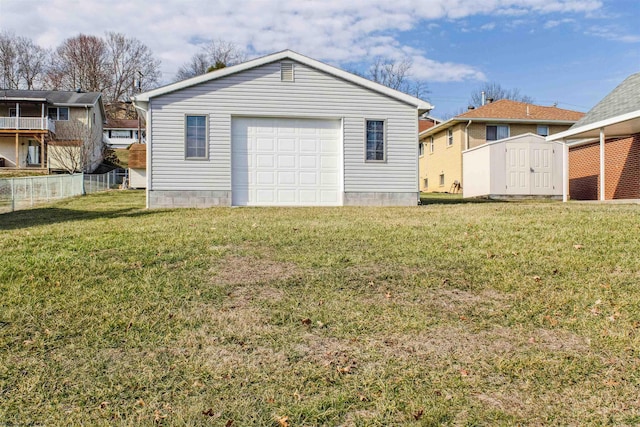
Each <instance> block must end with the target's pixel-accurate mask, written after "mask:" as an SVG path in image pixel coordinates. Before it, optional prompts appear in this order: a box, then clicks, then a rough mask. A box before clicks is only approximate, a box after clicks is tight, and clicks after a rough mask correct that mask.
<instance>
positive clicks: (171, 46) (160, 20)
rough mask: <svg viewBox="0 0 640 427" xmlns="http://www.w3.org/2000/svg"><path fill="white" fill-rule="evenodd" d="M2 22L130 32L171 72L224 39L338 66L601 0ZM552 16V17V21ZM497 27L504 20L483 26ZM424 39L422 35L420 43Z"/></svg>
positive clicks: (84, 14)
mask: <svg viewBox="0 0 640 427" xmlns="http://www.w3.org/2000/svg"><path fill="white" fill-rule="evenodd" d="M0 2H1V3H0V8H1V10H0V28H2V29H6V30H12V31H14V32H16V33H18V34H20V35H27V36H30V37H32V38H33V39H34V40H35V41H36V42H38V43H40V44H42V45H44V46H47V47H51V48H53V47H55V46H57V45H58V44H59V43H60V42H62V41H63V40H64V39H65V38H67V37H72V36H75V35H77V34H78V33H80V32H82V33H87V34H94V35H103V34H104V33H105V32H106V31H115V32H121V33H125V34H127V35H129V36H132V37H136V38H138V39H140V40H142V41H143V42H144V43H145V44H147V46H149V47H150V48H151V49H152V50H153V51H154V53H155V54H156V55H157V56H158V57H159V58H160V59H161V60H162V63H163V65H162V71H163V74H164V77H165V79H171V78H172V77H173V74H174V73H175V72H176V70H177V69H178V67H179V66H180V65H181V64H183V63H185V62H186V61H188V60H189V58H190V57H191V56H192V55H193V54H194V53H195V52H197V51H198V48H199V46H198V45H197V43H194V40H196V41H197V40H210V39H224V40H227V41H233V42H235V43H237V44H239V45H241V46H248V47H249V48H250V50H251V53H252V54H255V55H260V54H265V53H270V52H274V51H278V50H282V49H286V48H289V49H293V50H296V51H298V52H300V53H303V54H305V55H308V56H311V57H313V58H317V59H320V60H324V61H328V62H331V63H333V64H336V65H340V64H343V63H354V62H358V61H360V62H362V61H366V60H368V59H369V58H371V57H372V56H375V55H388V56H390V57H398V56H400V55H401V54H404V53H405V52H406V49H405V48H406V46H404V45H403V44H402V42H401V40H402V37H401V35H402V33H406V32H410V31H418V30H425V29H426V28H429V29H432V30H434V29H435V27H434V26H436V25H438V23H437V22H434V21H437V20H444V19H446V20H452V19H453V20H458V19H463V18H468V17H469V18H470V17H473V16H478V15H483V16H487V15H525V14H535V13H537V14H551V13H553V14H558V13H590V12H594V11H597V10H598V9H600V8H601V7H602V2H601V1H598V0H428V1H421V2H418V1H415V0H396V1H393V2H389V1H388V0H350V1H348V2H345V1H344V0H323V1H315V0H297V1H289V2H273V1H268V0H218V1H206V0H190V1H188V2H187V1H183V0H163V1H160V2H149V1H147V0H110V1H108V2H107V1H99V0H48V1H46V2H45V1H40V0H22V1H18V0H0ZM550 22H551V21H550ZM493 28H495V24H494V23H488V24H485V25H483V26H482V27H481V29H484V30H492V29H493ZM414 43H416V44H417V45H421V42H420V41H419V40H418V41H414ZM413 59H414V64H415V65H414V67H415V68H418V66H420V67H421V69H420V70H415V73H416V76H418V75H421V76H424V78H427V79H430V80H437V81H459V80H467V79H483V78H484V75H483V74H482V72H480V71H479V70H477V69H476V68H475V67H473V66H472V65H467V64H455V63H450V62H438V61H436V60H434V59H433V58H428V57H427V56H426V55H425V54H424V53H423V51H419V52H417V53H416V52H414V56H413Z"/></svg>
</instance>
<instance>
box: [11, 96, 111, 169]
mask: <svg viewBox="0 0 640 427" xmlns="http://www.w3.org/2000/svg"><path fill="white" fill-rule="evenodd" d="M103 120H104V108H103V106H102V97H101V94H100V93H87V92H66V91H34V90H8V89H7V90H4V89H0V168H11V169H23V168H31V169H41V170H44V169H49V170H64V171H70V170H76V171H82V170H84V171H87V172H90V171H92V170H93V169H95V168H96V167H97V166H98V165H99V164H100V162H101V161H102V125H103Z"/></svg>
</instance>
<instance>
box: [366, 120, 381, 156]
mask: <svg viewBox="0 0 640 427" xmlns="http://www.w3.org/2000/svg"><path fill="white" fill-rule="evenodd" d="M366 160H367V161H384V120H367V154H366Z"/></svg>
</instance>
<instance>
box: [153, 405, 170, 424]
mask: <svg viewBox="0 0 640 427" xmlns="http://www.w3.org/2000/svg"><path fill="white" fill-rule="evenodd" d="M167 417H168V415H167V414H163V413H162V412H160V410H159V409H156V410H155V411H154V413H153V420H154V421H155V422H156V423H157V424H159V423H161V422H162V420H164V419H165V418H167Z"/></svg>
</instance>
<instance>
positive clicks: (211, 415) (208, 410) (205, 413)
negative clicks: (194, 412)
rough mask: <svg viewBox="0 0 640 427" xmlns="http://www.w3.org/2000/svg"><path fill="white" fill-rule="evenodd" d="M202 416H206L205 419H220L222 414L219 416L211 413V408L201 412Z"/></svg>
mask: <svg viewBox="0 0 640 427" xmlns="http://www.w3.org/2000/svg"><path fill="white" fill-rule="evenodd" d="M202 415H206V416H207V417H216V418H219V417H220V415H222V414H220V413H215V412H213V408H209V409H207V410H206V411H202Z"/></svg>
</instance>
